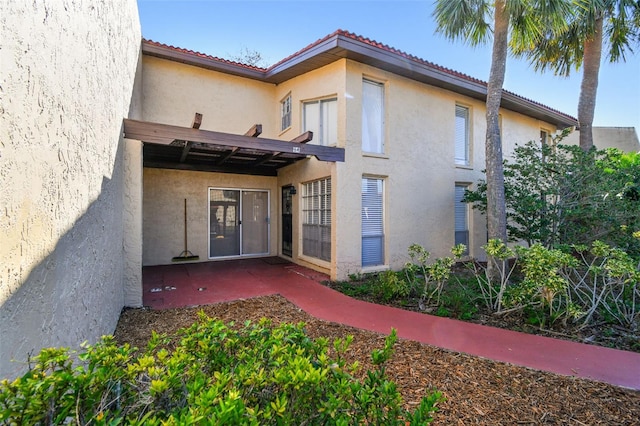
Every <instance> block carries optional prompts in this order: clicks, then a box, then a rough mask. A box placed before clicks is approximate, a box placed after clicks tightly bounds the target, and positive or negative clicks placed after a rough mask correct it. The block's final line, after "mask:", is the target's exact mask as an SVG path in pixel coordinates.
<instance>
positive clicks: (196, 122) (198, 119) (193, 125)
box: [191, 112, 202, 129]
mask: <svg viewBox="0 0 640 426" xmlns="http://www.w3.org/2000/svg"><path fill="white" fill-rule="evenodd" d="M201 124H202V114H200V113H199V112H196V114H195V116H194V117H193V123H191V128H192V129H199V128H200V125H201Z"/></svg>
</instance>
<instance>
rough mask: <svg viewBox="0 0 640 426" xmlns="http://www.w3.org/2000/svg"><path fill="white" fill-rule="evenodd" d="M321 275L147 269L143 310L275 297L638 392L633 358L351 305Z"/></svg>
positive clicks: (267, 266) (243, 264) (250, 268)
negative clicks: (279, 296)
mask: <svg viewBox="0 0 640 426" xmlns="http://www.w3.org/2000/svg"><path fill="white" fill-rule="evenodd" d="M326 279H328V277H327V276H326V275H323V274H320V273H318V272H315V271H312V270H310V269H307V268H304V267H301V266H298V265H294V264H292V263H289V262H286V261H282V260H280V259H278V258H268V259H243V260H234V261H223V262H207V263H191V264H175V265H166V266H152V267H145V268H144V269H143V290H144V296H143V302H144V305H145V306H149V307H151V308H153V309H166V308H174V307H180V306H197V305H206V304H212V303H219V302H225V301H231V300H238V299H248V298H251V297H258V296H265V295H271V294H280V295H282V296H283V297H286V298H287V299H288V300H290V301H291V302H292V303H294V304H296V305H297V306H299V307H300V308H301V309H303V310H305V311H306V312H308V313H309V314H311V315H313V316H314V317H317V318H320V319H323V320H327V321H332V322H337V323H342V324H346V325H350V326H353V327H357V328H361V329H366V330H372V331H377V332H380V333H385V334H388V333H389V332H390V330H391V328H392V327H393V328H395V329H397V330H398V336H399V337H401V338H404V339H410V340H416V341H419V342H422V343H427V344H430V345H433V346H438V347H441V348H445V349H450V350H452V351H456V352H464V353H467V354H471V355H476V356H480V357H483V358H489V359H493V360H496V361H502V362H508V363H511V364H515V365H520V366H525V367H530V368H533V369H538V370H544V371H550V372H553V373H557V374H562V375H566V376H577V377H583V378H588V379H592V380H598V381H602V382H607V383H610V384H613V385H617V386H622V387H625V388H631V389H636V390H640V354H638V353H634V352H627V351H620V350H614V349H608V348H603V347H600V346H593V345H587V344H582V343H574V342H569V341H566V340H558V339H551V338H547V337H540V336H534V335H530V334H524V333H519V332H514V331H508V330H502V329H497V328H493V327H487V326H482V325H477V324H471V323H466V322H462V321H457V320H452V319H448V318H441V317H436V316H432V315H426V314H421V313H417V312H409V311H404V310H401V309H396V308H390V307H387V306H380V305H375V304H372V303H367V302H363V301H359V300H356V299H352V298H350V297H348V296H345V295H343V294H342V293H339V292H337V291H335V290H332V289H330V288H328V287H325V286H323V285H322V284H320V283H319V282H320V281H322V280H326Z"/></svg>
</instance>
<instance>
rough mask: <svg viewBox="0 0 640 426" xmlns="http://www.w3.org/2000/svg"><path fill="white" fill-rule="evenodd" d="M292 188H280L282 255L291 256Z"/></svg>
mask: <svg viewBox="0 0 640 426" xmlns="http://www.w3.org/2000/svg"><path fill="white" fill-rule="evenodd" d="M293 191H294V187H293V186H283V187H282V255H283V256H289V257H292V255H293Z"/></svg>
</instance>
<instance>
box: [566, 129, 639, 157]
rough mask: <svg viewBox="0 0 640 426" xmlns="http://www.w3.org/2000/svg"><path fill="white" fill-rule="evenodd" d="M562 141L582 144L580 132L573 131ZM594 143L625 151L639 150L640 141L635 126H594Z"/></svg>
mask: <svg viewBox="0 0 640 426" xmlns="http://www.w3.org/2000/svg"><path fill="white" fill-rule="evenodd" d="M561 143H563V144H567V145H579V144H580V132H579V131H576V132H572V133H571V134H570V135H569V136H568V137H567V138H566V139H564V140H563V141H562V142H561ZM593 144H594V145H595V146H596V148H598V149H606V148H618V149H619V150H622V151H624V152H639V151H640V142H638V133H637V132H636V129H635V127H594V128H593Z"/></svg>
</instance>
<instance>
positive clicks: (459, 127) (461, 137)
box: [454, 104, 471, 166]
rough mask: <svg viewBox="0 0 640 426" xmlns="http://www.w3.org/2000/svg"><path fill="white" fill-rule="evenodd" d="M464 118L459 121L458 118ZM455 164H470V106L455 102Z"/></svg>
mask: <svg viewBox="0 0 640 426" xmlns="http://www.w3.org/2000/svg"><path fill="white" fill-rule="evenodd" d="M461 119H464V122H463V123H461V122H460V120H461ZM454 150H455V156H454V158H455V164H456V165H457V166H469V165H470V164H471V160H470V158H471V108H469V107H467V106H464V105H459V104H456V110H455V143H454Z"/></svg>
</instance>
